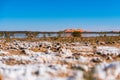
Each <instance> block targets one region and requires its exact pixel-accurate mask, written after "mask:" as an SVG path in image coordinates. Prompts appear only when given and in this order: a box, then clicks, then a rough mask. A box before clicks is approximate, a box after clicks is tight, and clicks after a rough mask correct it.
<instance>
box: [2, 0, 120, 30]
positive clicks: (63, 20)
mask: <svg viewBox="0 0 120 80" xmlns="http://www.w3.org/2000/svg"><path fill="white" fill-rule="evenodd" d="M67 28H76V29H78V28H82V29H84V30H93V31H104V30H120V1H119V0H0V30H17V31H20V30H22V31H24V30H27V31H29V30H30V31H59V30H64V29H67Z"/></svg>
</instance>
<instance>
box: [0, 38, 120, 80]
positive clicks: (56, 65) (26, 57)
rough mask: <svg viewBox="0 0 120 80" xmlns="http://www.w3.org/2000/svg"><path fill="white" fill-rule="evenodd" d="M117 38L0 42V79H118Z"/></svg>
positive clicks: (119, 47)
mask: <svg viewBox="0 0 120 80" xmlns="http://www.w3.org/2000/svg"><path fill="white" fill-rule="evenodd" d="M119 67H120V37H94V38H43V39H32V38H30V39H27V38H26V39H7V38H6V39H5V38H2V39H0V80H120V68H119Z"/></svg>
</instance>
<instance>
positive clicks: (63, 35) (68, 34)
mask: <svg viewBox="0 0 120 80" xmlns="http://www.w3.org/2000/svg"><path fill="white" fill-rule="evenodd" d="M57 36H61V37H69V36H72V34H71V33H66V34H61V35H59V34H38V35H37V36H36V37H37V38H42V37H57ZM82 36H83V37H98V36H120V34H106V35H104V34H82ZM26 37H27V36H26V34H24V33H18V34H14V35H11V36H10V38H26ZM0 38H5V35H3V36H0Z"/></svg>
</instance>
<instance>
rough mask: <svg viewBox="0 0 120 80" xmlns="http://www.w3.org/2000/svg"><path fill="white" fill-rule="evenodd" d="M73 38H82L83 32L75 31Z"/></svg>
mask: <svg viewBox="0 0 120 80" xmlns="http://www.w3.org/2000/svg"><path fill="white" fill-rule="evenodd" d="M72 36H73V37H81V32H78V31H74V32H73V33H72Z"/></svg>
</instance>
